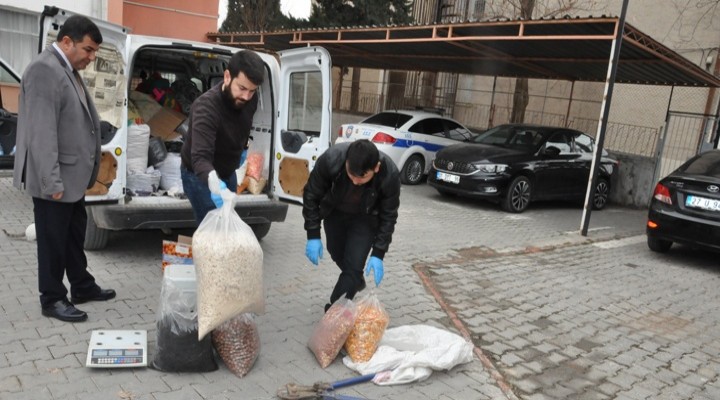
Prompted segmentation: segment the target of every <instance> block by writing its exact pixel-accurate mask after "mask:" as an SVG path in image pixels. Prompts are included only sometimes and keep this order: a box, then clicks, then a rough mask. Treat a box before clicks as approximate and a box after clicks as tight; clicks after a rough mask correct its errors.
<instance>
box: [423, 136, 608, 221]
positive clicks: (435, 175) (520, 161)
mask: <svg viewBox="0 0 720 400" xmlns="http://www.w3.org/2000/svg"><path fill="white" fill-rule="evenodd" d="M594 146H595V142H594V141H593V139H592V138H591V137H590V136H588V135H586V134H584V133H582V132H579V131H576V130H572V129H567V128H555V127H547V126H535V125H524V124H507V125H500V126H497V127H495V128H492V129H490V130H488V131H485V132H484V133H482V134H480V135H478V136H477V137H475V138H473V139H472V140H471V141H470V142H468V143H460V144H454V145H452V146H448V147H445V148H444V149H442V150H440V151H438V152H437V155H436V158H435V160H434V161H433V165H432V168H431V170H430V173H429V174H428V183H429V184H430V186H432V187H434V188H435V189H437V191H438V192H440V193H441V194H457V195H461V196H467V197H475V198H481V199H488V200H493V201H496V202H499V203H500V205H501V206H502V208H503V209H504V210H506V211H509V212H515V213H519V212H523V211H524V210H525V209H526V208H527V206H528V204H530V202H531V201H535V200H550V199H563V200H566V199H568V200H572V199H577V200H582V199H584V198H585V191H586V188H587V182H588V177H589V176H590V168H591V164H592V156H593V149H594ZM617 167H618V162H617V161H616V160H613V159H611V158H609V157H608V154H607V152H605V151H603V156H602V163H601V167H600V169H599V171H600V172H599V175H598V179H597V184H596V186H595V192H594V196H593V202H592V205H593V208H595V209H601V208H603V207H604V206H605V204H606V203H607V201H608V196H609V194H610V181H611V176H612V174H614V173H615V171H616V170H617Z"/></svg>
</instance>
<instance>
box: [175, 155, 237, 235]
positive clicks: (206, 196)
mask: <svg viewBox="0 0 720 400" xmlns="http://www.w3.org/2000/svg"><path fill="white" fill-rule="evenodd" d="M180 177H181V178H182V183H183V190H184V191H185V195H186V196H187V198H188V200H190V204H191V205H192V209H193V214H195V221H197V223H198V225H200V223H201V222H202V220H203V219H205V215H207V213H208V212H209V211H210V210H214V209H215V203H213V201H212V199H211V198H210V188H208V185H207V183H204V182H203V181H201V180H200V178H198V176H197V175H195V173H194V172H190V171H188V170H187V168H185V167H184V166H183V165H181V166H180ZM220 179H222V181H223V182H225V184H226V185H227V187H228V189H230V190H231V191H233V192H234V191H235V190H236V189H237V177H236V176H235V174H230V176H229V177H227V178H220Z"/></svg>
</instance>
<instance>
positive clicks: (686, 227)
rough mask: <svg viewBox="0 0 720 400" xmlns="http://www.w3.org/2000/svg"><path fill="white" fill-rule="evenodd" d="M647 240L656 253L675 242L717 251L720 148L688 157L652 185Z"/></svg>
mask: <svg viewBox="0 0 720 400" xmlns="http://www.w3.org/2000/svg"><path fill="white" fill-rule="evenodd" d="M647 242H648V247H650V250H653V251H657V252H666V251H668V250H670V246H672V244H673V243H674V242H676V243H683V244H686V245H691V246H697V247H702V248H706V249H710V250H714V251H720V150H710V151H708V152H705V153H702V154H700V155H697V156H695V157H693V158H691V159H690V160H688V161H686V162H685V163H684V164H683V165H681V166H680V168H678V169H676V170H675V171H674V172H673V173H671V174H670V175H668V176H667V177H665V178H664V179H662V180H661V181H660V182H659V183H658V184H657V185H656V186H655V191H654V192H653V197H652V200H651V202H650V211H649V213H648V222H647Z"/></svg>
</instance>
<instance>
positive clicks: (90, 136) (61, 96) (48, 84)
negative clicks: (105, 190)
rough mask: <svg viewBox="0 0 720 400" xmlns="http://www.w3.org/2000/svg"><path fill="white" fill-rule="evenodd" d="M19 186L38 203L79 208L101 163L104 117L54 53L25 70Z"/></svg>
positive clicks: (17, 163)
mask: <svg viewBox="0 0 720 400" xmlns="http://www.w3.org/2000/svg"><path fill="white" fill-rule="evenodd" d="M16 146H17V147H16V152H15V170H14V174H13V184H14V185H15V187H17V188H20V189H25V190H26V191H27V192H28V194H29V195H30V196H32V197H38V198H42V199H46V200H48V199H51V196H52V194H53V193H57V192H64V193H63V197H62V199H61V200H60V201H61V202H65V203H73V202H76V201H78V200H80V199H82V198H83V197H84V196H85V190H86V189H87V188H90V187H91V186H92V185H93V183H94V182H95V179H96V177H97V172H98V166H99V162H100V117H99V116H98V113H97V110H96V109H95V105H94V104H93V101H92V98H91V96H88V95H87V88H86V87H85V85H84V83H81V82H78V80H76V79H75V76H74V75H73V73H72V72H70V71H69V70H68V68H67V67H66V64H65V62H64V60H63V59H62V56H61V55H60V54H59V53H58V52H57V51H56V50H55V49H54V48H53V47H52V46H50V47H48V48H47V49H45V51H43V52H42V53H40V54H39V55H38V56H37V57H36V58H35V59H34V60H33V61H32V62H31V63H30V64H29V65H28V66H27V68H26V69H25V72H24V73H23V77H22V81H21V85H20V103H19V111H18V128H17V143H16Z"/></svg>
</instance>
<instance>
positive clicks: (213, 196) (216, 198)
mask: <svg viewBox="0 0 720 400" xmlns="http://www.w3.org/2000/svg"><path fill="white" fill-rule="evenodd" d="M219 184H220V191H223V190H226V189H227V185H226V184H225V182H223V181H220V183H219ZM210 198H211V199H212V201H213V203H215V207H217V208H220V207H222V205H223V201H222V196H220V195H219V194H215V193H213V192H210Z"/></svg>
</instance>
